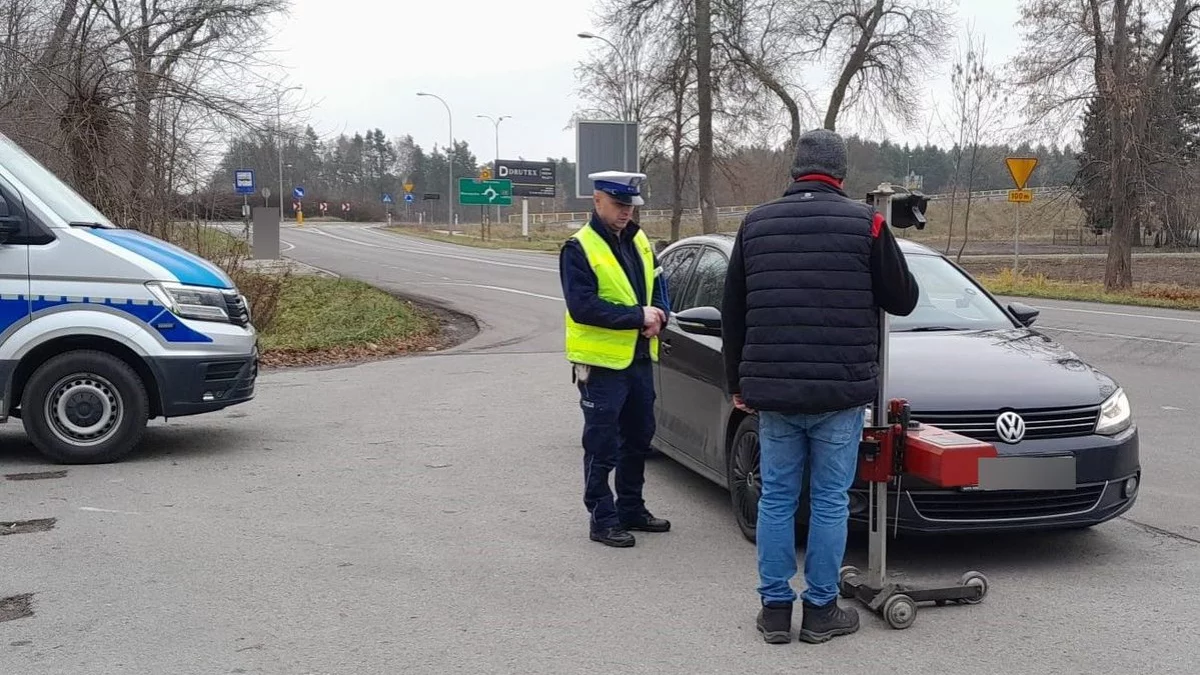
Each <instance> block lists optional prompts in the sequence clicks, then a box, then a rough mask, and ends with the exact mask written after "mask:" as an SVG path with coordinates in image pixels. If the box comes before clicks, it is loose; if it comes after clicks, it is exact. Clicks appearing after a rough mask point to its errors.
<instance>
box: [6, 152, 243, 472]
mask: <svg viewBox="0 0 1200 675" xmlns="http://www.w3.org/2000/svg"><path fill="white" fill-rule="evenodd" d="M257 375H258V349H257V334H256V332H255V330H254V327H253V326H252V325H251V323H250V312H249V306H248V304H247V303H246V299H245V297H244V296H242V295H241V293H239V292H238V289H237V288H235V287H234V284H233V282H232V280H230V278H229V277H228V276H227V275H226V274H225V273H224V272H223V271H222V270H221V269H220V268H218V267H216V266H215V265H213V264H212V263H210V262H208V261H207V260H204V259H203V258H200V257H199V256H196V255H193V254H192V253H190V252H188V251H185V250H184V249H181V248H179V247H176V246H173V245H171V244H168V243H166V242H164V241H162V240H159V239H156V238H154V237H150V236H147V235H145V234H141V233H139V232H136V231H134V230H129V229H123V228H120V227H117V226H116V225H113V224H112V223H111V222H110V221H109V220H108V219H107V218H105V217H104V215H103V214H101V213H100V212H99V211H98V210H96V208H95V207H93V206H92V205H91V204H90V203H88V202H87V200H85V199H83V198H82V197H81V196H80V195H79V194H77V193H76V192H75V191H73V190H72V189H71V188H70V187H69V186H67V185H66V184H65V183H64V182H63V181H61V180H59V179H58V178H57V177H56V176H55V175H54V174H53V173H51V172H50V171H49V170H47V169H46V168H45V167H43V166H42V165H41V164H39V163H38V162H37V161H36V160H35V159H34V158H33V157H32V156H30V155H29V154H28V153H26V152H25V151H24V150H23V149H21V148H20V147H19V146H18V145H17V144H15V143H14V142H13V141H12V140H10V139H9V138H7V137H5V136H4V135H3V134H0V422H5V421H9V418H10V417H11V418H16V419H20V420H21V422H22V424H23V425H24V427H25V433H26V434H27V435H28V437H29V438H30V440H31V441H32V442H33V444H34V445H35V446H36V447H37V449H38V450H39V451H40V452H41V453H42V454H44V455H45V456H46V457H48V458H50V459H51V460H53V461H56V462H60V463H67V464H85V463H100V462H112V461H115V460H117V459H119V458H120V457H122V456H123V455H125V454H126V453H128V452H129V451H130V450H132V449H134V447H135V446H136V445H137V443H138V442H139V440H140V438H141V436H142V433H143V431H144V429H145V428H146V423H147V421H148V420H150V419H155V418H158V417H162V418H172V417H181V416H186V415H195V414H200V413H208V412H213V411H217V410H221V409H222V408H226V407H228V406H231V405H234V404H238V403H244V402H246V401H249V400H251V399H252V398H253V397H254V385H255V380H256V378H257Z"/></svg>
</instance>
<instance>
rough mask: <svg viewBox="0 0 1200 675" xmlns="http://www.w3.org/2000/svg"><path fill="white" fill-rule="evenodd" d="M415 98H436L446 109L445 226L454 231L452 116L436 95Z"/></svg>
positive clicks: (420, 93) (448, 105) (424, 93)
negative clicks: (448, 127)
mask: <svg viewBox="0 0 1200 675" xmlns="http://www.w3.org/2000/svg"><path fill="white" fill-rule="evenodd" d="M417 96H429V97H431V98H436V99H437V100H439V101H441V102H442V105H443V106H445V108H446V120H447V123H448V124H449V126H450V145H449V146H448V147H447V148H446V163H447V164H449V168H448V169H447V170H446V172H447V173H448V174H449V176H448V177H447V182H446V225H447V226H448V229H449V230H450V231H451V232H453V231H454V115H453V114H452V113H451V112H450V104H449V103H446V101H445V99H443V98H442V97H441V96H438V95H437V94H430V93H428V92H424V91H419V92H417Z"/></svg>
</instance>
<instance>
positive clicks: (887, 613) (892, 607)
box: [883, 594, 917, 630]
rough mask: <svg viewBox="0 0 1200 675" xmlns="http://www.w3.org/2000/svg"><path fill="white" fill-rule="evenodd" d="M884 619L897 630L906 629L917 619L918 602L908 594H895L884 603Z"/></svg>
mask: <svg viewBox="0 0 1200 675" xmlns="http://www.w3.org/2000/svg"><path fill="white" fill-rule="evenodd" d="M883 619H884V621H887V624H888V625H889V626H891V627H892V628H895V629H896V630H904V629H905V628H908V627H909V626H911V625H913V622H914V621H916V620H917V603H915V602H913V599H912V598H910V597H908V596H907V595H903V594H901V595H893V596H892V597H890V598H888V599H887V602H885V603H883Z"/></svg>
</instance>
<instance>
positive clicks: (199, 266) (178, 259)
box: [87, 228, 233, 288]
mask: <svg viewBox="0 0 1200 675" xmlns="http://www.w3.org/2000/svg"><path fill="white" fill-rule="evenodd" d="M87 232H88V233H90V234H93V235H95V236H97V237H100V238H101V239H103V240H105V241H108V242H111V243H113V244H116V245H117V246H120V247H122V248H124V249H127V250H129V251H132V252H133V253H136V254H138V255H140V256H142V257H143V258H146V259H147V260H150V261H152V262H155V263H157V264H159V265H161V266H162V267H163V268H165V269H166V270H167V271H168V272H170V273H171V274H173V275H175V278H176V279H178V280H179V283H181V284H193V285H196V286H210V287H213V288H233V282H232V281H231V280H230V279H229V277H228V276H227V275H226V274H225V273H224V272H223V271H221V268H219V267H217V266H216V265H214V264H212V263H210V262H209V261H207V260H205V259H204V258H201V257H200V256H198V255H195V254H194V253H191V252H190V251H187V250H184V249H182V248H180V247H178V246H175V245H173V244H169V243H167V242H165V241H163V240H161V239H156V238H154V237H151V236H149V235H145V234H142V233H141V232H138V231H137V230H125V229H104V228H95V229H91V230H87Z"/></svg>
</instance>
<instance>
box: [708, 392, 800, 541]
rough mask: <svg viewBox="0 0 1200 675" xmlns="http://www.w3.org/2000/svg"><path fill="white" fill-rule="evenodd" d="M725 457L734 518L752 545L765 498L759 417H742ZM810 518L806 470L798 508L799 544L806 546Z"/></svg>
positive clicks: (755, 539)
mask: <svg viewBox="0 0 1200 675" xmlns="http://www.w3.org/2000/svg"><path fill="white" fill-rule="evenodd" d="M726 456H727V459H728V466H727V468H726V471H727V473H726V475H727V476H728V481H729V498H730V502H731V503H732V506H733V518H734V521H735V522H736V523H737V526H738V530H740V531H741V533H742V536H743V537H745V538H746V541H749V542H750V543H752V544H753V543H756V542H757V541H758V498H759V496H760V495H762V470H761V468H760V464H759V458H760V455H759V445H758V418H757V417H754V416H752V415H748V416H746V417H744V418H742V421H741V422H740V423H739V424H738V428H737V431H736V432H734V434H733V443H732V444H731V445H730V446H729V450H728V452H727V453H726ZM808 515H809V500H808V471H807V467H805V472H804V483H803V484H802V485H801V486H800V503H799V505H798V506H797V507H796V527H795V532H796V543H797V544H804V543H805V540H806V539H807V538H808Z"/></svg>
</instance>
